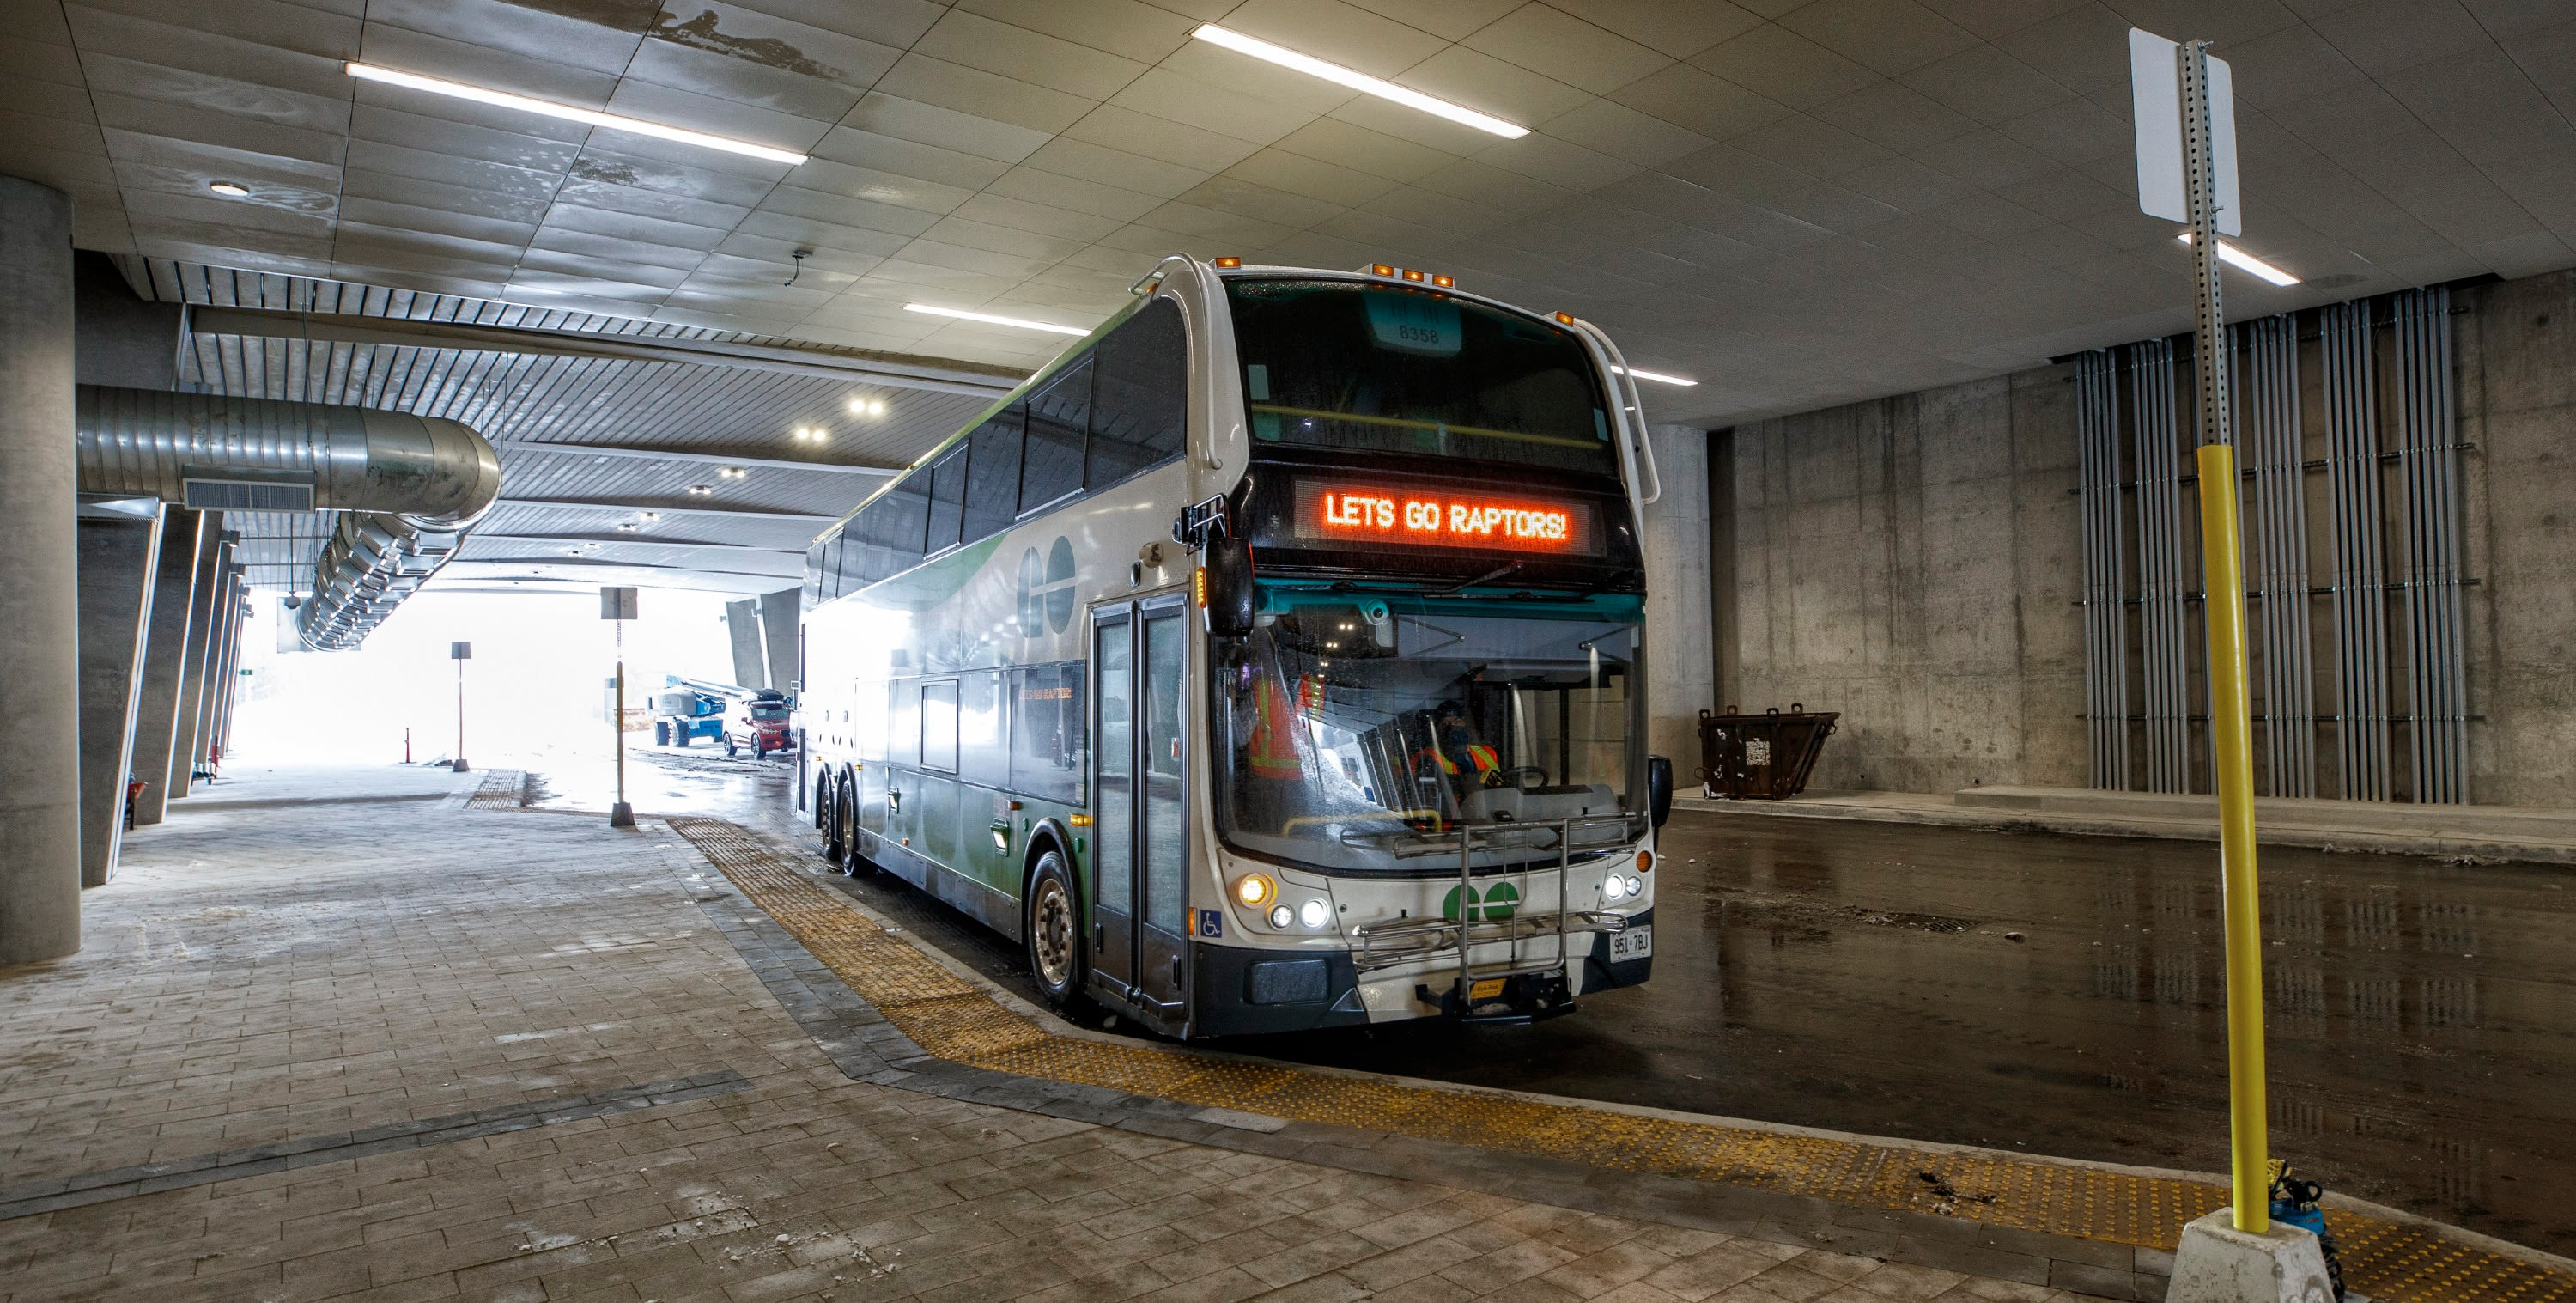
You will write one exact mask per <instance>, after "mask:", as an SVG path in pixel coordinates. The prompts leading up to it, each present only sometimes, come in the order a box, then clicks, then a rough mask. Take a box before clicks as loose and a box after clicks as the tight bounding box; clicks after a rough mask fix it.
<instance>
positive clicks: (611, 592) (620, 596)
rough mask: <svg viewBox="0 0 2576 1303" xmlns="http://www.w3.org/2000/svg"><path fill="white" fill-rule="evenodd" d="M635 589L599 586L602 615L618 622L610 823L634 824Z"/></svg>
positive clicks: (610, 724)
mask: <svg viewBox="0 0 2576 1303" xmlns="http://www.w3.org/2000/svg"><path fill="white" fill-rule="evenodd" d="M636 614H637V609H636V602H635V590H634V589H632V588H602V589H600V590H599V618H600V619H603V620H613V621H615V622H616V624H617V700H616V704H614V705H612V706H611V707H610V708H609V717H608V731H609V733H610V734H611V735H612V736H614V737H615V738H616V741H617V803H616V804H614V805H611V806H609V807H608V826H609V827H611V828H632V827H634V826H635V807H633V806H631V805H628V804H627V803H626V622H627V621H629V620H632V619H634V618H635V617H636Z"/></svg>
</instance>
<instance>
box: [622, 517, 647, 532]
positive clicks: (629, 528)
mask: <svg viewBox="0 0 2576 1303" xmlns="http://www.w3.org/2000/svg"><path fill="white" fill-rule="evenodd" d="M617 528H618V529H619V530H620V531H622V532H625V533H628V534H632V533H634V532H635V531H636V530H638V529H641V528H643V526H641V525H638V524H636V523H635V522H634V521H631V520H630V521H628V522H626V523H625V524H623V525H620V526H618V527H617Z"/></svg>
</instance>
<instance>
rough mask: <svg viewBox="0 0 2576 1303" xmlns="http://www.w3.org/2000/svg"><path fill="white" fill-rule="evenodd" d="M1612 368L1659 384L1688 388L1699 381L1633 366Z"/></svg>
mask: <svg viewBox="0 0 2576 1303" xmlns="http://www.w3.org/2000/svg"><path fill="white" fill-rule="evenodd" d="M1610 369H1611V370H1613V371H1616V372H1618V373H1619V374H1621V375H1623V376H1633V377H1635V378H1636V379H1639V380H1652V381H1654V382H1655V383H1656V384H1659V385H1680V386H1682V387H1683V388H1685V389H1687V388H1689V387H1690V386H1692V385H1695V384H1698V383H1699V382H1698V381H1696V380H1693V379H1691V378H1690V377H1688V376H1668V375H1665V374H1663V373H1661V372H1658V371H1640V370H1638V369H1637V368H1635V367H1632V366H1614V367H1612V368H1610Z"/></svg>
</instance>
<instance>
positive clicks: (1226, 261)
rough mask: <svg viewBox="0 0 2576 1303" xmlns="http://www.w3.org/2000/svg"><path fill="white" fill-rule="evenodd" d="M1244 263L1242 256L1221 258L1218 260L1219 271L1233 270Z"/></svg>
mask: <svg viewBox="0 0 2576 1303" xmlns="http://www.w3.org/2000/svg"><path fill="white" fill-rule="evenodd" d="M1242 265H1243V259H1241V258H1219V259H1217V260H1216V267H1217V270H1218V271H1233V270H1234V269H1235V268H1237V267H1240V266H1242Z"/></svg>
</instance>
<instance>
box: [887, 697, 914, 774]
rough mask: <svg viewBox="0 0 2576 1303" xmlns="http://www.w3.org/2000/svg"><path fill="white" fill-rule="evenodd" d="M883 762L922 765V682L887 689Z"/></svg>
mask: <svg viewBox="0 0 2576 1303" xmlns="http://www.w3.org/2000/svg"><path fill="white" fill-rule="evenodd" d="M885 725H886V730H885V737H886V747H885V758H886V761H887V763H889V764H897V765H911V766H918V765H919V764H920V763H921V680H919V679H898V680H896V681H894V682H893V683H889V684H887V685H886V715H885Z"/></svg>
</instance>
